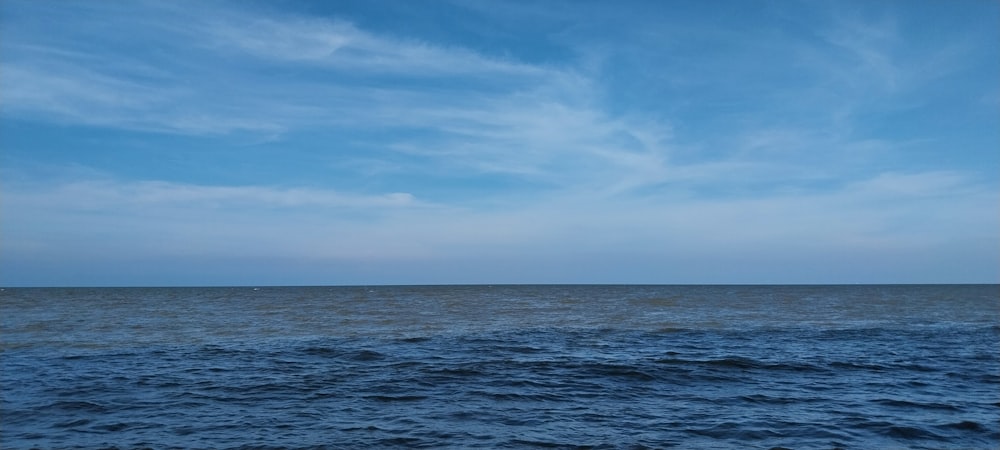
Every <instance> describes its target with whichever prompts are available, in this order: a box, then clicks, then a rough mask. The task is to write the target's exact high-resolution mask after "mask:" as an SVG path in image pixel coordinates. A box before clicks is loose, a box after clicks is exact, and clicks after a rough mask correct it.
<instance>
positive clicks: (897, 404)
mask: <svg viewBox="0 0 1000 450" xmlns="http://www.w3.org/2000/svg"><path fill="white" fill-rule="evenodd" d="M872 402H873V403H878V404H880V405H885V406H892V407H894V408H919V409H938V410H944V411H960V410H961V408H959V407H957V406H953V405H948V404H945V403H921V402H912V401H908V400H896V399H890V398H882V399H876V400H872Z"/></svg>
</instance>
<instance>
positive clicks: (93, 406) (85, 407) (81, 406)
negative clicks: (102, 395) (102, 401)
mask: <svg viewBox="0 0 1000 450" xmlns="http://www.w3.org/2000/svg"><path fill="white" fill-rule="evenodd" d="M46 409H56V410H63V411H74V412H88V413H102V412H105V411H107V408H105V407H104V406H102V405H99V404H97V403H93V402H80V401H70V402H55V403H53V404H51V405H49V406H47V407H46Z"/></svg>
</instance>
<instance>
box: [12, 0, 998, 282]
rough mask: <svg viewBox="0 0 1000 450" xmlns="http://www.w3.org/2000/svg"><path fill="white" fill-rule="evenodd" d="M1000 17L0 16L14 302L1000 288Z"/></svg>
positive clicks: (468, 12)
mask: <svg viewBox="0 0 1000 450" xmlns="http://www.w3.org/2000/svg"><path fill="white" fill-rule="evenodd" d="M998 21H1000V3H998V2H994V1H978V0H959V1H954V2H943V1H930V0H927V1H921V0H905V1H879V2H871V1H856V2H852V1H829V2H823V1H803V2H798V1H791V0H782V1H773V2H769V1H758V2H747V1H713V2H702V1H648V2H647V1H624V2H605V1H565V2H563V1H556V0H553V1H544V2H519V1H496V0H490V1H477V0H461V1H453V2H452V1H422V2H408V1H368V0H365V1H337V2H313V1H281V0H275V1H261V2H252V1H239V2H223V1H191V2H184V1H170V2H146V1H130V2H104V1H19V0H5V1H3V2H0V285H8V286H10V285H39V286H49V285H298V284H410V283H947V282H958V283H964V282H992V283H995V282H998V281H1000V81H998V80H1000V27H998V26H997V23H1000V22H998Z"/></svg>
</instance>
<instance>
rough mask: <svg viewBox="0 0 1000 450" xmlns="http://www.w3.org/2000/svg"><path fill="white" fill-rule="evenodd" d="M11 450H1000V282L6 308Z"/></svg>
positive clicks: (37, 293)
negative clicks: (427, 449)
mask: <svg viewBox="0 0 1000 450" xmlns="http://www.w3.org/2000/svg"><path fill="white" fill-rule="evenodd" d="M0 313H2V319H0V321H2V335H0V336H2V355H0V369H2V372H0V373H2V379H0V381H2V399H0V400H2V403H0V406H2V408H0V447H2V448H4V449H17V448H34V447H38V448H99V447H117V448H146V447H149V448H212V449H215V448H392V447H398V448H419V447H433V448H442V447H444V448H609V449H611V448H622V449H639V448H667V447H677V448H772V447H785V448H795V449H809V448H817V449H830V448H935V449H936V448H982V449H988V448H994V449H995V448H998V447H1000V351H998V349H1000V287H998V286H996V285H988V286H709V287H704V286H687V287H678V286H495V287H489V286H465V287H463V286H452V287H432V286H426V287H374V288H365V287H338V288H326V287H316V288H261V289H258V290H254V289H252V288H183V289H178V288H164V289H145V288H143V289H138V288H137V289H6V290H4V291H2V292H0Z"/></svg>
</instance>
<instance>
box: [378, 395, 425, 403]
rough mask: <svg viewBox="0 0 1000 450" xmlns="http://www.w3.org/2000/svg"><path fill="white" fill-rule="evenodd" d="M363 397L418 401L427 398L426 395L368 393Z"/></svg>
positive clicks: (388, 400) (393, 400)
mask: <svg viewBox="0 0 1000 450" xmlns="http://www.w3.org/2000/svg"><path fill="white" fill-rule="evenodd" d="M364 398H365V399H367V400H374V401H377V402H418V401H421V400H427V398H428V397H427V396H426V395H368V396H365V397H364Z"/></svg>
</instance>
